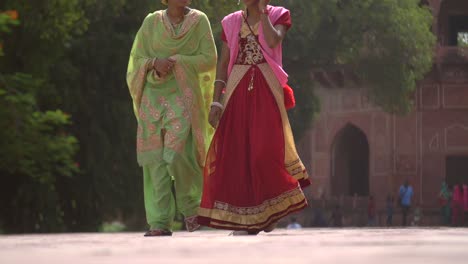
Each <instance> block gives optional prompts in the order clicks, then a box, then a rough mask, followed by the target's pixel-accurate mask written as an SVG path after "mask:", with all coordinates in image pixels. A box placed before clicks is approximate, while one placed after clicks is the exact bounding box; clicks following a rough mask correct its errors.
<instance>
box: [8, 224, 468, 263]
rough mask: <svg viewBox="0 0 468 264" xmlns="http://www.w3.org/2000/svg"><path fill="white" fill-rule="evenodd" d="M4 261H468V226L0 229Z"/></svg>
mask: <svg viewBox="0 0 468 264" xmlns="http://www.w3.org/2000/svg"><path fill="white" fill-rule="evenodd" d="M0 263H2V264H16V263H28V264H40V263H44V264H46V263H47V264H56V263H61V264H75V263H76V264H78V263H79V264H88V263H100V264H107V263H109V264H111V263H112V264H120V263H126V264H127V263H129V264H140V263H152V264H165V263H184V264H185V263H195V264H198V263H203V264H208V263H216V264H221V263H236V264H238V263H239V264H241V263H242V264H243V263H268V264H270V263H273V264H275V263H287V264H289V263H291V264H293V263H314V264H327V263H339V264H351V263H359V264H366V263H379V264H381V263H382V264H385V263H389V264H400V263H401V264H404V263H409V264H416V263H424V264H431V263H450V264H456V263H463V264H467V263H468V229H405V230H403V229H341V230H338V229H304V230H301V231H286V230H277V231H275V232H273V233H271V234H268V235H267V234H261V235H259V236H256V237H230V236H228V232H219V231H203V232H198V233H193V234H189V233H183V232H182V233H176V234H175V235H174V237H172V238H144V237H142V234H141V233H124V234H67V235H28V236H0Z"/></svg>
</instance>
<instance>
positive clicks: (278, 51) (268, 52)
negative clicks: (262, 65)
mask: <svg viewBox="0 0 468 264" xmlns="http://www.w3.org/2000/svg"><path fill="white" fill-rule="evenodd" d="M268 9H269V10H270V15H269V16H270V20H271V22H272V23H273V24H274V23H275V22H276V21H277V20H278V19H279V18H280V17H281V16H282V15H283V14H285V13H287V12H289V10H287V9H286V8H284V7H279V6H270V5H269V6H268ZM242 20H243V17H242V11H237V12H235V13H232V14H230V15H228V16H226V17H225V18H224V19H223V21H222V22H221V23H222V25H223V30H224V33H225V34H226V38H227V45H228V47H229V49H230V52H231V55H230V61H229V68H228V75H229V74H231V71H232V68H233V67H234V63H235V62H236V59H237V54H238V53H239V32H240V29H241V26H242ZM258 34H259V41H260V44H261V45H262V50H263V56H265V59H266V61H267V62H268V64H269V65H270V67H271V69H272V70H273V72H274V73H275V76H276V78H277V79H278V81H279V83H280V84H281V86H282V87H285V86H286V84H287V83H288V74H287V73H286V72H285V71H284V70H283V46H282V45H281V43H280V44H279V45H278V46H276V47H275V48H274V49H271V48H270V47H268V44H267V43H266V41H265V36H264V34H263V27H262V25H261V24H260V27H259V29H258Z"/></svg>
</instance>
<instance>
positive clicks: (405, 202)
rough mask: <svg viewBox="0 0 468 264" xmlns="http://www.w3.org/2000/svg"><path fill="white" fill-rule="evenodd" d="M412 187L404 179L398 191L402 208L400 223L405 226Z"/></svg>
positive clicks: (411, 196)
mask: <svg viewBox="0 0 468 264" xmlns="http://www.w3.org/2000/svg"><path fill="white" fill-rule="evenodd" d="M413 194H414V193H413V187H411V185H410V184H409V181H408V180H406V181H405V183H404V184H403V185H401V186H400V190H399V192H398V195H399V204H400V206H401V210H402V221H401V222H402V225H403V226H407V220H408V212H409V209H410V208H411V199H412V198H413Z"/></svg>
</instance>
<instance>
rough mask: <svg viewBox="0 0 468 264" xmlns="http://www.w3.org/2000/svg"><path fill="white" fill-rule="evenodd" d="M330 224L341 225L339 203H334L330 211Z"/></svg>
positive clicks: (333, 225)
mask: <svg viewBox="0 0 468 264" xmlns="http://www.w3.org/2000/svg"><path fill="white" fill-rule="evenodd" d="M330 226H331V227H343V214H342V213H341V208H340V206H339V205H336V206H335V209H334V210H333V212H332V215H331V217H330Z"/></svg>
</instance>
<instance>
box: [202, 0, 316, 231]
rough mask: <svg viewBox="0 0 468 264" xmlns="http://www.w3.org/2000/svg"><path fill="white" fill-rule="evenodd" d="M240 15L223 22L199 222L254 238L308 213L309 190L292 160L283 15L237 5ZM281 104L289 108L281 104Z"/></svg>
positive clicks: (260, 1) (257, 3)
mask: <svg viewBox="0 0 468 264" xmlns="http://www.w3.org/2000/svg"><path fill="white" fill-rule="evenodd" d="M243 2H244V4H245V5H246V7H247V8H246V10H245V11H238V12H235V13H233V14H230V15H228V16H227V17H226V18H224V20H223V22H222V23H223V41H224V42H223V48H222V53H221V58H220V62H219V64H218V71H217V80H216V84H215V95H214V98H213V99H214V100H213V101H214V102H213V104H212V106H211V112H210V123H211V125H213V126H214V127H216V128H217V130H216V132H215V135H214V138H213V141H212V144H211V147H210V149H209V151H208V156H207V161H206V165H205V171H204V180H205V181H204V189H203V197H202V202H201V207H200V209H199V219H198V221H199V223H200V224H202V225H205V226H209V227H213V228H218V229H228V230H235V231H241V232H235V234H258V233H259V232H260V231H266V232H270V231H272V230H273V229H274V227H275V225H276V222H278V220H279V219H280V218H282V217H285V216H286V215H288V214H291V213H293V212H297V211H299V210H301V209H303V208H305V207H306V206H307V200H306V198H305V196H304V193H303V191H302V188H303V187H306V186H308V185H309V184H310V181H309V179H308V175H307V172H306V170H305V167H304V165H303V163H302V161H301V160H300V158H299V156H298V155H297V151H296V148H295V145H294V139H293V136H292V132H291V127H290V124H289V120H288V116H287V112H286V106H285V92H284V91H286V95H287V96H286V97H287V98H290V97H288V95H289V96H290V95H291V94H290V93H288V91H290V88H289V86H287V74H286V73H285V72H284V71H283V69H282V54H281V53H282V46H281V43H282V40H283V39H284V37H285V35H286V32H287V30H288V29H289V28H290V26H291V17H290V13H289V11H288V10H287V9H285V8H283V7H274V6H270V5H268V2H269V1H266V0H243ZM286 101H288V100H287V99H286Z"/></svg>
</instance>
